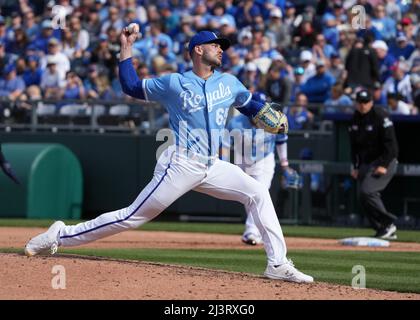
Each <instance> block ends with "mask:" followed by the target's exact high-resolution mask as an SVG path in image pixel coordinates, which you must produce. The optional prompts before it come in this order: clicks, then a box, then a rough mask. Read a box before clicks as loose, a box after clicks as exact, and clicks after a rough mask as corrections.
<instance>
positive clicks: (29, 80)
mask: <svg viewBox="0 0 420 320" xmlns="http://www.w3.org/2000/svg"><path fill="white" fill-rule="evenodd" d="M26 60H27V62H28V63H27V69H26V70H25V72H24V73H23V76H22V78H23V81H25V85H26V87H29V86H31V85H37V86H39V85H40V84H41V77H42V69H41V68H40V67H39V57H38V56H36V55H30V56H28V57H27V59H26Z"/></svg>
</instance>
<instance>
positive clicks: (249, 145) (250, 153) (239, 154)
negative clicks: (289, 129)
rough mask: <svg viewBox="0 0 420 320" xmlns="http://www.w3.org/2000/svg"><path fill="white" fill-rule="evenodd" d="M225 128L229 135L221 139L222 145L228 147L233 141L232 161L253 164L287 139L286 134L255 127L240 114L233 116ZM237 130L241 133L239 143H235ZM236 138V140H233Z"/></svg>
mask: <svg viewBox="0 0 420 320" xmlns="http://www.w3.org/2000/svg"><path fill="white" fill-rule="evenodd" d="M227 129H228V131H229V135H226V136H225V137H224V140H223V147H225V148H230V147H231V146H232V143H233V147H234V163H239V162H241V163H244V164H253V163H255V162H257V161H259V160H261V159H263V158H265V157H267V156H268V155H269V154H271V153H273V152H274V149H275V146H276V144H280V143H284V142H286V141H287V135H286V134H282V133H280V134H272V133H269V132H265V131H264V130H262V129H257V128H255V126H254V125H253V124H252V123H251V121H250V120H249V118H248V117H247V116H244V115H242V114H240V115H238V116H235V117H233V118H232V119H231V120H230V121H229V123H228V125H227ZM236 130H238V131H239V132H240V134H241V135H242V141H241V142H242V143H241V145H237V144H235V143H237V141H239V139H236V136H235V133H236V132H235V131H236ZM235 139H236V141H235Z"/></svg>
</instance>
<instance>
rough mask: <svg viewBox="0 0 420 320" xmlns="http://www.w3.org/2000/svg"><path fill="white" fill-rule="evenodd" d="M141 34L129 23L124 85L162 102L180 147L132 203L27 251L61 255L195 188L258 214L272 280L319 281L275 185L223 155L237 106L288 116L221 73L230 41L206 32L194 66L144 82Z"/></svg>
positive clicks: (44, 238)
mask: <svg viewBox="0 0 420 320" xmlns="http://www.w3.org/2000/svg"><path fill="white" fill-rule="evenodd" d="M136 38H137V34H136V32H130V31H129V29H128V28H124V30H123V32H122V34H121V37H120V39H121V52H120V63H119V71H120V74H119V76H120V81H121V86H122V89H123V91H124V92H125V93H126V94H128V95H130V96H132V97H135V98H138V99H146V100H153V101H157V102H159V103H160V104H162V105H163V106H164V107H165V108H166V110H167V111H168V113H169V123H170V127H171V129H172V132H173V135H174V140H175V142H174V144H173V145H171V146H170V147H168V148H167V149H166V150H165V151H164V152H163V153H162V154H161V155H160V156H159V158H158V160H157V164H156V167H155V171H154V174H153V178H152V180H151V181H150V182H149V184H148V185H147V186H146V187H145V188H144V189H143V190H142V191H141V192H140V194H139V195H138V196H137V198H136V199H135V200H134V202H133V203H132V204H131V205H129V206H128V207H126V208H123V209H120V210H116V211H112V212H108V213H105V214H102V215H101V216H99V217H97V218H96V219H93V220H90V221H87V222H83V223H80V224H78V225H75V226H66V225H65V224H64V223H63V222H61V221H57V222H55V223H54V224H53V225H52V226H51V227H50V228H49V229H48V230H47V231H46V232H45V233H43V234H41V235H38V236H36V237H35V238H33V239H31V240H30V241H29V242H28V244H27V245H26V247H25V253H26V255H28V256H33V255H36V254H38V253H40V252H43V251H45V250H50V251H51V252H55V251H56V250H57V248H58V246H63V247H68V246H76V245H81V244H85V243H88V242H91V241H94V240H97V239H100V238H103V237H106V236H110V235H113V234H116V233H119V232H122V231H125V230H128V229H133V228H138V227H139V226H141V225H143V224H144V223H146V222H147V221H150V220H152V219H153V218H155V217H156V216H157V215H159V214H160V213H161V212H162V211H163V210H165V209H166V208H167V207H168V206H169V205H170V204H171V203H173V202H174V201H175V200H176V199H178V198H179V197H180V196H182V195H183V194H185V193H186V192H188V191H190V190H194V191H198V192H201V193H205V194H208V195H211V196H213V197H216V198H219V199H226V200H235V201H239V202H241V203H242V204H244V205H245V207H246V208H247V210H248V211H249V212H252V214H253V218H254V221H255V223H256V225H257V227H258V230H259V231H260V233H261V235H262V238H263V241H264V247H265V251H266V254H267V260H268V261H267V268H266V270H265V272H264V275H265V276H266V277H268V278H271V279H280V280H287V281H293V282H312V281H313V278H312V277H311V276H308V275H306V274H304V273H302V272H300V271H298V270H297V269H296V268H295V267H294V266H293V263H292V262H291V261H290V260H288V259H287V257H286V253H287V249H286V243H285V241H284V237H283V232H282V230H281V227H280V223H279V221H278V219H277V215H276V212H275V210H274V206H273V203H272V201H271V198H270V194H269V192H268V189H267V188H265V187H264V186H262V185H261V184H260V183H259V182H258V181H256V180H255V179H253V178H251V177H250V176H248V175H247V174H245V173H244V172H243V171H242V170H241V169H240V168H239V167H237V166H235V165H233V164H231V163H228V162H226V161H222V160H220V159H219V157H218V150H219V146H220V142H221V138H222V137H223V133H224V128H225V122H226V118H227V114H228V110H229V108H230V107H231V106H234V107H235V108H237V109H238V110H239V111H240V112H241V113H244V114H246V115H247V116H249V117H251V118H253V121H255V122H256V123H257V125H258V126H261V127H264V128H265V130H268V131H272V132H279V131H284V132H285V131H287V118H286V117H285V116H284V115H283V114H281V113H278V112H276V111H275V110H273V109H272V108H271V106H270V105H268V104H262V103H260V102H257V101H253V100H252V99H251V96H252V95H251V93H250V92H249V91H248V90H247V89H246V88H245V87H244V86H243V85H242V83H241V82H240V81H239V80H238V79H236V78H235V77H234V76H232V75H230V74H227V73H220V72H218V71H216V70H215V69H216V68H217V67H220V66H221V63H222V54H223V51H224V50H226V49H227V48H228V47H229V46H230V43H229V41H228V40H227V39H222V38H218V37H217V36H216V35H215V34H214V33H213V32H210V31H201V32H199V33H197V34H196V35H195V36H194V37H193V38H192V39H191V41H190V43H189V52H190V55H191V58H192V61H193V70H192V71H188V72H185V73H183V74H179V73H172V74H168V75H164V76H162V77H158V78H152V79H139V78H138V76H137V74H136V72H135V70H134V68H133V66H132V63H131V57H132V46H133V43H134V42H135V40H136Z"/></svg>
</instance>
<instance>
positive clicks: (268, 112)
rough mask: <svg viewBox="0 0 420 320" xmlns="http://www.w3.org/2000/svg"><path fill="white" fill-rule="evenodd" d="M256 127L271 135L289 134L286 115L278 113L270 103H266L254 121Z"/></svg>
mask: <svg viewBox="0 0 420 320" xmlns="http://www.w3.org/2000/svg"><path fill="white" fill-rule="evenodd" d="M252 120H253V122H254V123H255V126H256V127H257V128H260V129H264V130H265V131H267V132H270V133H274V134H277V133H285V134H286V133H287V132H288V131H289V123H288V121H287V117H286V115H285V114H284V113H282V112H279V111H276V110H275V109H274V108H273V107H272V106H271V104H270V103H266V104H265V105H264V106H263V107H262V108H261V110H260V111H259V112H258V113H257V115H256V116H254V118H253V119H252Z"/></svg>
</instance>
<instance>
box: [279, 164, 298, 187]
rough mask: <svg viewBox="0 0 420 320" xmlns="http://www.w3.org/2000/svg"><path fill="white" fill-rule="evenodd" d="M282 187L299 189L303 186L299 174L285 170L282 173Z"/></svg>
mask: <svg viewBox="0 0 420 320" xmlns="http://www.w3.org/2000/svg"><path fill="white" fill-rule="evenodd" d="M282 186H283V188H284V189H299V188H300V186H301V177H300V175H299V173H297V171H296V170H294V169H292V168H289V167H287V168H285V169H284V170H283V173H282Z"/></svg>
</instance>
